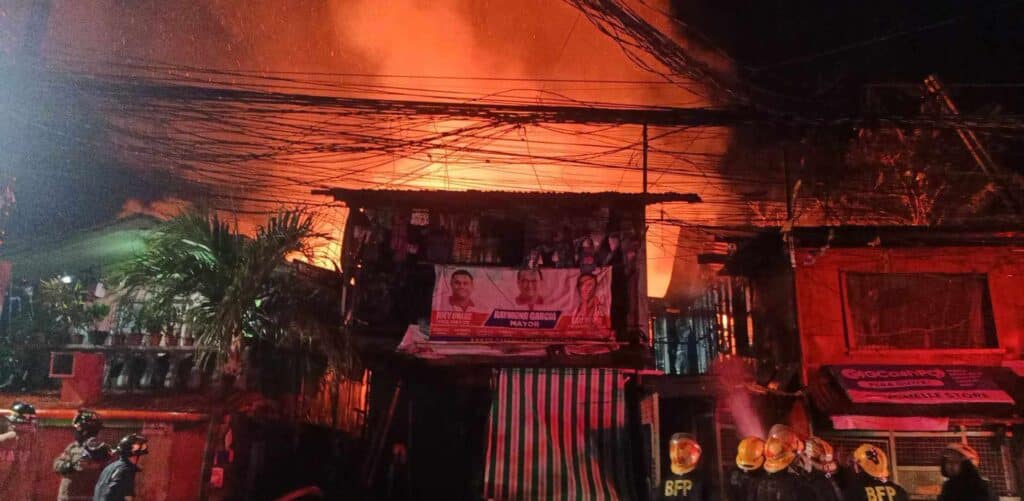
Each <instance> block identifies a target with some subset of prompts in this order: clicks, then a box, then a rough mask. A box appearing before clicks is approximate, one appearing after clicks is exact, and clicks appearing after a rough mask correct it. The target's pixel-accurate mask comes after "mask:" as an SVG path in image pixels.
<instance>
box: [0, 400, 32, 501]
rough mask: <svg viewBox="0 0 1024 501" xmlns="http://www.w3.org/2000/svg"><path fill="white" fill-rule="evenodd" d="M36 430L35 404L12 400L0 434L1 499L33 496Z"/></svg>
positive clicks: (18, 498)
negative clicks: (5, 425) (5, 423)
mask: <svg viewBox="0 0 1024 501" xmlns="http://www.w3.org/2000/svg"><path fill="white" fill-rule="evenodd" d="M35 432H36V408H35V407H33V406H32V404H29V403H25V402H14V404H12V405H11V409H10V413H9V414H8V415H7V431H6V432H4V433H2V434H0V499H4V500H18V501H20V500H23V499H32V497H33V495H34V493H35V485H34V479H33V478H32V477H33V475H32V466H33V465H34V464H35V463H36V461H35V456H36V454H37V453H38V449H39V448H38V447H37V444H36V433H35Z"/></svg>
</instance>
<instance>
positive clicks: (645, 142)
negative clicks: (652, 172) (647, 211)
mask: <svg viewBox="0 0 1024 501" xmlns="http://www.w3.org/2000/svg"><path fill="white" fill-rule="evenodd" d="M643 169H644V193H647V122H644V128H643Z"/></svg>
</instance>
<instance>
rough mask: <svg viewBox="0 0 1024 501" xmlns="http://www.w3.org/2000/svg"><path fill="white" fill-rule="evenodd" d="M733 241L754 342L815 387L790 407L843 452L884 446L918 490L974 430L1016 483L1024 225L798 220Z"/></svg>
mask: <svg viewBox="0 0 1024 501" xmlns="http://www.w3.org/2000/svg"><path fill="white" fill-rule="evenodd" d="M734 243H735V244H736V245H737V246H738V250H737V251H736V252H735V253H734V254H733V255H732V257H730V258H729V260H728V262H727V264H726V267H725V273H726V274H727V275H729V276H730V277H733V278H734V279H742V280H745V281H746V282H747V283H748V284H749V286H750V290H751V298H752V303H751V308H750V310H749V316H748V317H747V318H746V319H745V320H746V321H747V322H749V324H750V325H751V327H752V331H751V332H752V334H753V335H754V336H756V337H757V339H758V343H757V346H758V347H757V351H758V353H757V356H759V357H761V358H763V359H766V360H775V361H779V362H783V361H788V362H789V363H790V364H793V365H791V366H792V367H796V368H798V371H796V372H795V373H794V374H793V376H794V381H793V382H792V383H791V384H792V387H793V388H801V387H805V388H806V390H805V394H804V395H803V397H802V398H797V399H793V400H792V401H791V402H790V405H789V406H787V407H784V408H783V411H784V413H786V414H788V416H787V417H784V419H785V420H787V421H789V422H791V423H792V424H794V425H795V426H798V427H801V428H803V430H804V431H805V432H806V433H813V434H815V435H819V436H822V437H824V438H826V439H827V440H829V441H831V442H832V443H833V444H834V445H835V446H836V450H837V453H838V454H839V455H840V456H842V455H844V454H848V453H849V452H850V451H852V450H853V448H855V447H856V446H857V445H858V444H860V443H863V442H869V443H872V444H875V445H877V446H879V447H881V448H882V449H883V450H885V451H886V452H887V453H888V454H889V457H890V460H891V461H892V465H893V468H892V474H893V478H894V480H895V481H896V482H898V483H900V484H901V485H903V486H904V487H906V488H907V490H908V491H909V492H910V493H911V494H912V495H914V496H915V498H921V499H930V498H933V497H934V496H935V495H937V494H938V492H939V488H940V487H941V484H942V478H941V476H940V473H939V468H938V466H937V464H938V462H937V458H938V457H939V453H940V452H941V448H942V447H944V446H945V444H946V443H949V442H956V441H964V442H966V443H968V444H970V445H972V446H973V447H974V448H975V449H977V450H978V451H979V453H980V454H981V457H982V459H981V470H982V472H983V474H984V475H985V476H986V477H988V478H989V480H990V482H991V483H992V485H993V487H994V489H995V490H996V491H997V492H999V493H1000V494H1001V495H1004V496H1014V495H1017V493H1018V492H1019V486H1020V481H1021V477H1020V464H1021V457H1022V456H1021V454H1022V450H1021V448H1020V444H1019V439H1018V437H1017V435H1019V433H1020V424H1021V423H1022V421H1021V415H1022V414H1021V407H1020V402H1021V398H1022V394H1021V393H1020V389H1021V386H1020V383H1021V379H1020V374H1021V373H1022V371H1021V370H1020V359H1021V333H1022V332H1024V331H1022V326H1024V323H1022V319H1021V311H1022V308H1021V304H1020V295H1019V294H1018V292H1017V291H1018V290H1019V289H1020V287H1021V285H1022V284H1021V276H1022V275H1021V271H1022V267H1024V255H1022V254H1021V244H1022V240H1021V234H1020V232H1019V231H1016V230H1009V231H1007V230H1002V229H990V230H983V229H978V228H974V229H967V228H941V227H940V228H891V227H834V228H798V229H795V230H793V231H791V232H789V233H787V234H785V235H783V234H780V233H779V232H777V231H769V232H766V233H763V234H761V235H759V236H757V237H754V238H743V239H735V240H734ZM787 354H788V355H787ZM762 410H766V409H764V408H762ZM775 410H777V408H776V409H775ZM768 419H776V417H766V422H767V420H768Z"/></svg>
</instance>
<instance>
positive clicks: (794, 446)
mask: <svg viewBox="0 0 1024 501" xmlns="http://www.w3.org/2000/svg"><path fill="white" fill-rule="evenodd" d="M773 437H774V438H778V439H779V440H782V442H783V443H785V444H786V447H788V448H789V449H790V450H791V451H793V453H795V454H796V458H795V459H794V461H795V462H796V465H795V466H797V469H796V471H797V472H798V473H799V472H800V469H801V468H803V464H802V463H803V454H802V453H803V452H804V440H803V438H801V437H800V434H798V433H797V432H796V430H794V429H793V428H790V427H789V426H788V425H784V424H776V425H773V426H772V427H771V429H769V430H768V438H773Z"/></svg>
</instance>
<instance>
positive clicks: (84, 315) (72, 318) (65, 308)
mask: <svg viewBox="0 0 1024 501" xmlns="http://www.w3.org/2000/svg"><path fill="white" fill-rule="evenodd" d="M108 313H110V307H109V306H107V305H105V304H102V303H93V302H90V301H87V300H86V292H85V290H84V289H83V288H82V285H81V283H79V282H68V281H66V279H62V278H61V277H54V278H51V279H49V280H45V281H43V282H42V283H41V284H40V286H39V313H38V315H37V319H38V321H39V327H40V328H41V329H42V332H44V333H45V334H47V336H48V337H49V338H50V339H49V341H50V342H52V343H55V344H64V343H66V342H68V341H70V342H72V343H74V344H81V342H82V340H83V338H84V336H85V333H86V332H88V331H89V328H90V327H92V326H93V325H94V324H95V323H96V322H97V321H98V320H100V319H102V318H103V317H105V316H107V314H108Z"/></svg>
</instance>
